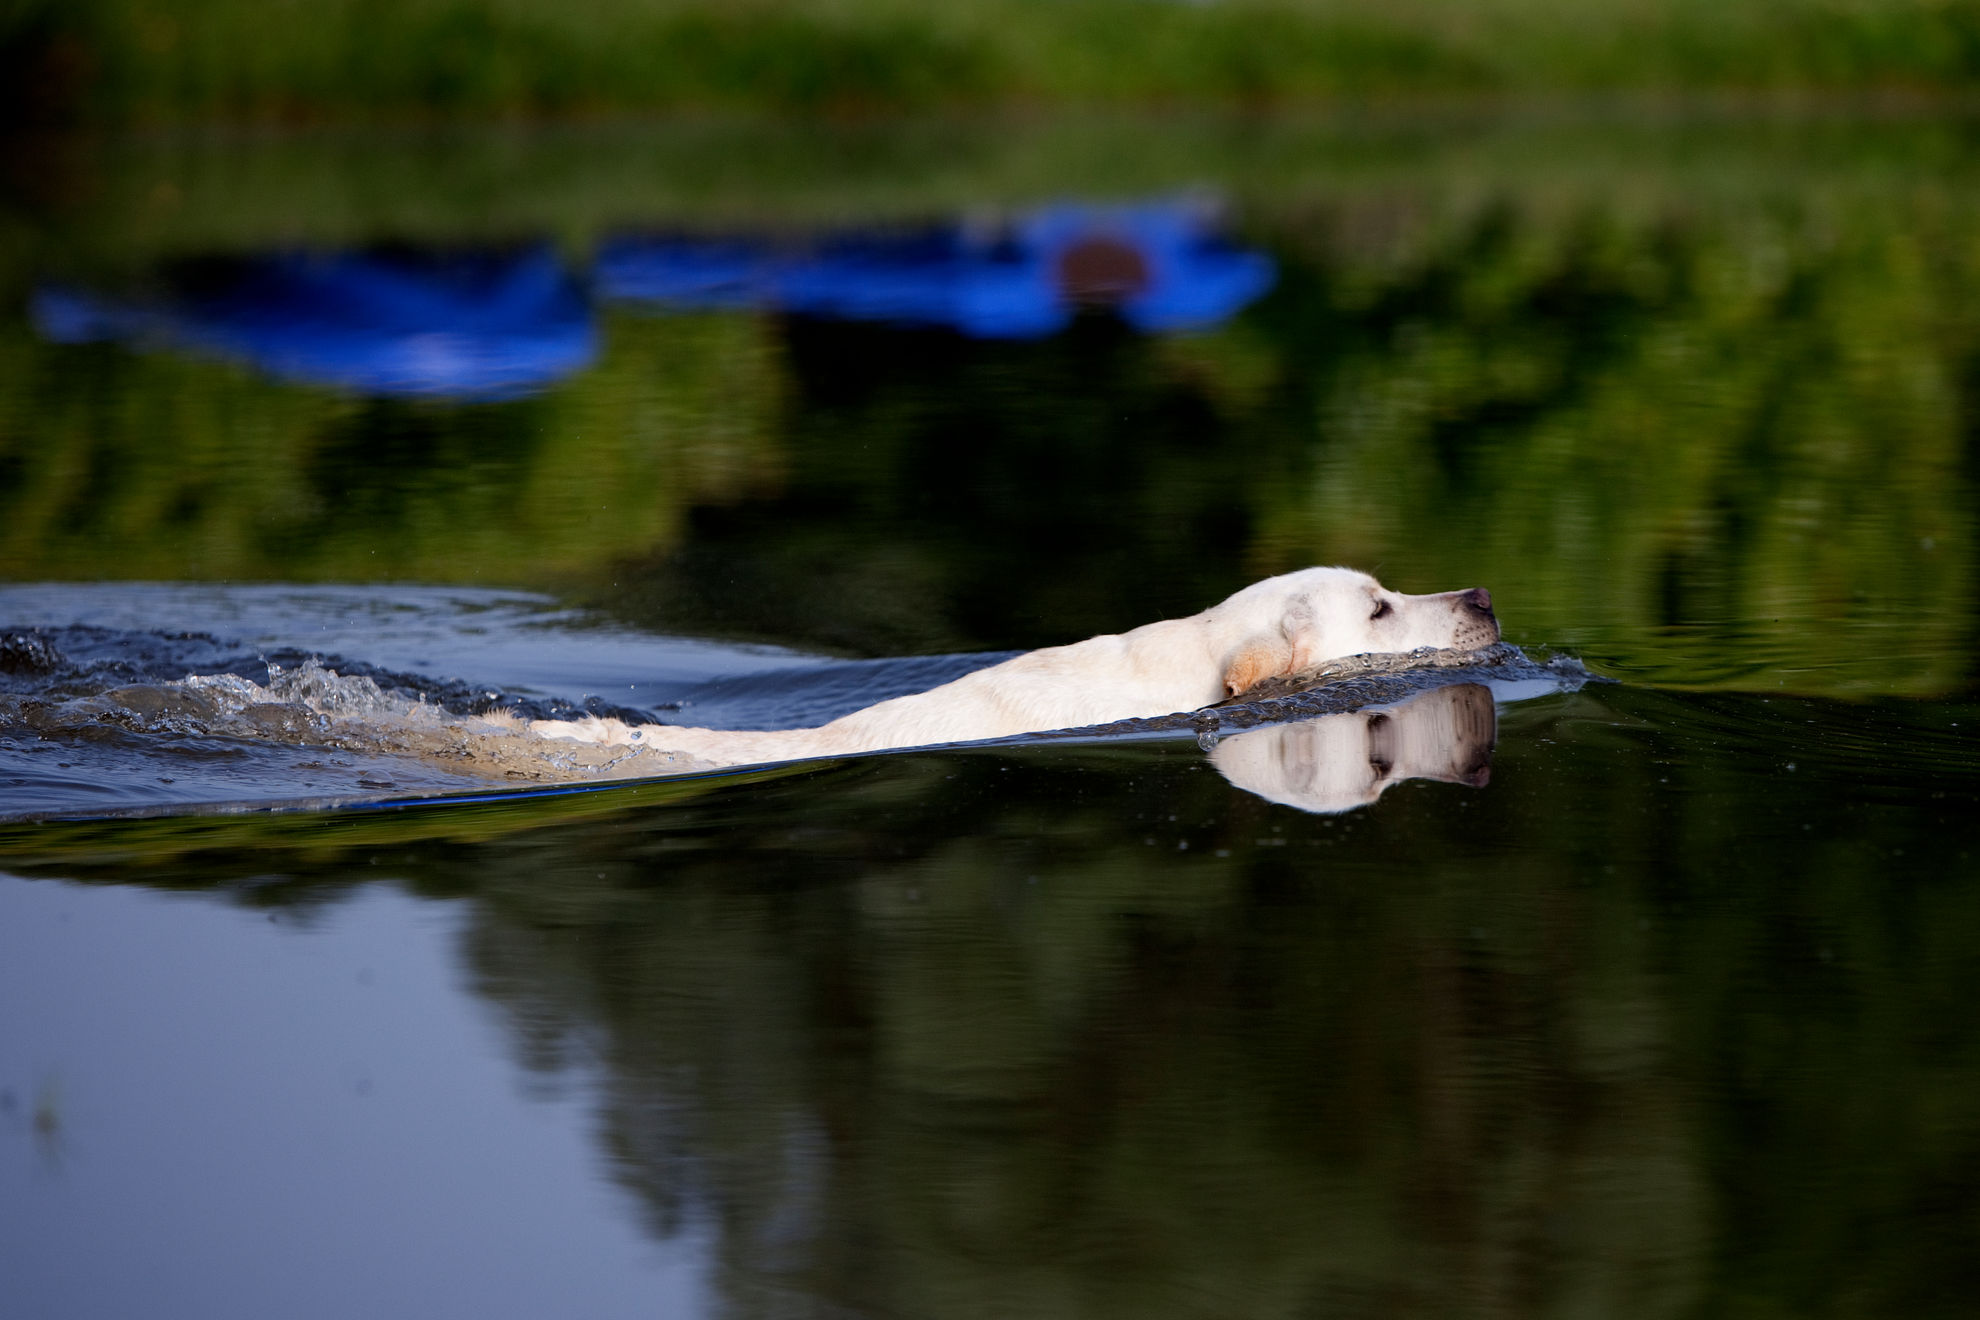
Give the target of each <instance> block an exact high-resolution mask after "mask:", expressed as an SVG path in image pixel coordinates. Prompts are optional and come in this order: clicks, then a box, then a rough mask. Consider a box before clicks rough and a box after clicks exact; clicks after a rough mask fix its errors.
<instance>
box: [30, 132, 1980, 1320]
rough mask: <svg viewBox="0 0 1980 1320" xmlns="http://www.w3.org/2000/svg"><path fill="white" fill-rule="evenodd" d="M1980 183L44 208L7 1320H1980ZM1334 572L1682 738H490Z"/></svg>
mask: <svg viewBox="0 0 1980 1320" xmlns="http://www.w3.org/2000/svg"><path fill="white" fill-rule="evenodd" d="M1968 136H1969V133H1968V129H1967V127H1966V126H1965V125H1963V124H1961V123H1957V122H1942V121H1929V122H1923V121H1909V120H1903V119H1892V118H1886V119H1884V120H1881V121H1875V122H1855V121H1851V122H1842V123H1839V122H1835V121H1814V122H1803V123H1781V122H1752V123H1742V122H1730V123H1726V122H1720V123H1712V124H1705V125H1702V126H1701V125H1698V124H1687V123H1685V122H1676V123H1669V124H1663V125H1645V124H1643V123H1624V122H1615V123H1608V124H1600V123H1598V124H1595V125H1593V126H1592V127H1591V126H1585V125H1584V126H1574V125H1566V126H1564V125H1561V124H1549V123H1541V124H1513V125H1508V126H1503V127H1501V128H1498V129H1495V130H1492V131H1480V130H1476V129H1462V130H1461V129H1459V128H1456V127H1453V126H1449V125H1443V126H1440V125H1436V124H1434V123H1429V122H1427V121H1426V122H1417V123H1413V124H1408V125H1404V126H1402V127H1397V126H1396V125H1393V124H1390V125H1387V126H1384V125H1380V124H1375V125H1361V126H1359V127H1358V128H1357V127H1354V126H1348V127H1346V128H1341V129H1338V130H1321V129H1315V128H1313V127H1311V126H1307V127H1303V128H1302V127H1300V126H1296V125H1295V126H1288V125H1272V124H1260V125H1251V126H1249V127H1245V128H1243V129H1242V130H1240V129H1234V128H1229V127H1228V126H1226V127H1224V128H1218V127H1214V126H1213V127H1208V128H1206V127H1204V126H1201V125H1189V124H1170V125H1166V126H1164V127H1163V129H1162V130H1161V131H1159V132H1157V131H1155V130H1151V129H1149V128H1148V127H1147V126H1136V125H1122V124H1113V125H1101V126H1094V125H1070V126H1066V127H1065V128H1064V131H1063V132H1055V133H1046V132H1042V131H1039V130H1036V129H1023V128H1021V127H1014V128H1011V129H1009V130H1008V131H1004V130H999V131H996V132H990V133H982V134H978V133H972V132H967V131H963V130H961V129H955V130H941V131H937V130H914V131H908V130H900V131H898V132H895V133H892V134H891V135H890V133H889V132H885V131H881V130H872V131H870V132H869V131H866V130H860V131H849V132H848V133H847V134H846V135H844V136H842V137H831V136H830V135H826V136H824V137H820V136H817V135H812V136H805V135H802V134H780V133H777V132H772V131H769V130H756V129H752V130H743V129H736V130H733V131H731V130H726V129H717V128H706V127H704V128H700V129H694V130H679V131H673V130H669V131H661V130H654V131H652V132H651V133H644V134H637V133H631V132H630V131H628V132H626V133H623V134H617V135H616V136H615V132H607V131H604V130H601V131H600V132H599V133H597V134H594V135H591V136H586V137H582V138H578V139H569V138H565V139H558V140H555V141H540V140H537V139H531V138H528V137H521V138H503V137H499V136H494V135H490V136H486V137H482V138H474V139H471V140H461V139H449V140H446V141H439V142H425V141H421V140H417V139H400V140H396V141H394V142H393V143H390V144H385V145H378V144H370V145H367V144H363V143H350V142H342V141H340V140H336V139H329V140H325V139H312V138H298V139H295V140H291V141H275V142H263V143H255V142H225V141H217V140H216V141H191V142H182V143H159V142H152V143H145V142H136V143H127V144H98V145H97V146H96V147H94V148H88V149H84V148H79V147H68V148H59V149H58V148H56V147H49V148H46V150H47V151H48V152H50V153H51V154H49V155H47V156H46V157H34V158H32V159H31V160H30V161H29V162H28V163H29V165H31V166H32V168H28V167H26V166H17V167H15V168H14V169H13V172H12V173H11V174H10V175H9V177H10V178H12V179H14V180H16V182H15V183H13V184H10V185H9V186H10V187H12V188H13V189H14V191H12V192H10V193H8V194H7V197H8V203H7V204H8V206H9V208H11V209H9V210H8V211H7V213H6V215H7V223H8V224H9V225H10V226H11V227H12V232H15V233H17V234H18V235H20V236H21V237H22V239H23V241H22V242H21V243H19V244H17V245H15V248H16V250H17V251H18V253H19V255H18V256H16V257H13V258H10V259H9V260H10V261H11V262H12V263H13V264H11V265H9V266H7V268H6V270H5V275H4V278H5V282H6V283H5V287H6V289H7V290H8V291H9V296H10V297H11V298H12V299H13V302H12V308H13V310H12V311H11V312H8V313H7V314H6V318H5V319H4V320H0V362H4V364H5V365H4V367H0V577H4V579H5V582H4V583H0V872H4V874H0V1280H4V1282H0V1291H4V1294H5V1296H6V1302H5V1305H4V1306H3V1307H0V1309H4V1310H5V1311H6V1312H7V1313H8V1314H15V1313H18V1314H22V1315H29V1316H98V1315H101V1316H112V1315H130V1314H146V1315H161V1316H181V1315H183V1316H201V1317H206V1316H220V1315H242V1316H248V1315H254V1316H265V1315H325V1316H330V1315H337V1316H345V1315H351V1314H403V1313H414V1312H417V1313H419V1314H435V1315H439V1314H474V1315H544V1314H570V1315H601V1316H602V1315H618V1314H654V1313H659V1314H688V1315H702V1314H707V1315H716V1314H724V1315H728V1314H734V1315H766V1316H768V1315H820V1316H823V1315H834V1316H838V1315H859V1316H868V1315H871V1316H930V1317H934V1316H964V1315H984V1316H990V1315H996V1316H1003V1315H1067V1316H1072V1315H1082V1316H1084V1315H1112V1314H1120V1315H1179V1316H1180V1315H1198V1314H1201V1315H1206V1316H1208V1315H1231V1314H1245V1315H1286V1316H1313V1315H1337V1314H1346V1315H1397V1314H1407V1315H1438V1316H1442V1315H1452V1314H1461V1315H1529V1314H1531V1315H1553V1314H1567V1313H1574V1314H1595V1315H1607V1314H1615V1315H1631V1316H1639V1315H1679V1314H1683V1315H1696V1314H1751V1315H1769V1314H1778V1315H1801V1314H1821V1315H1888V1314H1922V1315H1939V1314H1944V1315H1955V1314H1957V1315H1965V1314H1968V1313H1969V1312H1970V1311H1971V1308H1972V1298H1973V1297H1974V1296H1975V1295H1976V1292H1980V1271H1977V1270H1976V1268H1975V1265H1974V1261H1975V1260H1976V1259H1980V1256H1976V1254H1975V1252H1974V1250H1973V1242H1974V1240H1975V1233H1976V1231H1980V1100H1976V1099H1975V1097H1980V1048H1976V1043H1975V1041H1976V1038H1975V1035H1974V1032H1973V1031H1972V1029H1971V1026H1970V1018H1971V1016H1972V1015H1971V1013H1970V1011H1969V1008H1968V1005H1970V1004H1971V1003H1972V1002H1973V1001H1974V999H1975V997H1976V994H1977V993H1980V865H1977V864H1976V858H1975V854H1976V852H1977V851H1980V824H1976V821H1980V813H1976V811H1975V807H1976V805H1980V753H1977V752H1976V750H1975V748H1976V743H1975V740H1974V739H1973V737H1972V734H1971V731H1972V730H1973V729H1974V728H1975V727H1976V723H1980V700H1976V683H1975V667H1974V662H1973V655H1974V653H1975V643H1976V639H1980V593H1977V592H1976V590H1975V587H1976V581H1975V534H1974V533H1975V497H1974V489H1975V488H1974V484H1973V483H1974V475H1975V462H1974V460H1975V456H1976V448H1975V440H1974V435H1975V431H1974V428H1973V425H1972V418H1973V417H1974V416H1976V415H1980V394H1977V393H1976V389H1980V376H1976V375H1975V373H1974V370H1973V364H1974V363H1975V362H1980V317H1976V316H1975V314H1974V313H1973V311H1972V308H1973V307H1975V306H1980V299H1976V297H1975V295H1976V294H1980V263H1976V261H1975V259H1974V253H1975V251H1976V249H1975V248H1974V247H1973V245H1972V243H1971V241H1970V235H1971V233H1973V232H1974V231H1975V229H1974V224H1975V222H1976V221H1980V173H1976V172H1974V171H1973V170H1972V169H1971V167H1970V165H1969V164H1968V161H1969V160H1970V159H1971V156H1970V153H1969V152H1967V151H1966V150H1965V144H1966V142H1967V140H1968ZM1157 141H1159V142H1160V143H1161V144H1162V146H1161V147H1160V149H1159V150H1158V149H1156V148H1155V147H1152V146H1150V143H1151V142H1157ZM415 184H418V185H419V186H414V185H415ZM1313 562H1349V563H1353V564H1356V565H1359V566H1362V567H1366V568H1369V569H1371V570H1373V571H1375V572H1377V573H1378V574H1380V575H1381V576H1382V577H1383V578H1384V580H1385V581H1387V582H1389V584H1390V585H1392V586H1396V587H1399V588H1402V589H1406V590H1414V591H1423V590H1439V589H1446V588H1453V587H1459V586H1467V585H1472V584H1474V583H1478V584H1483V585H1486V586H1488V587H1490V588H1491V589H1492V591H1493V595H1494V599H1495V601H1496V603H1497V606H1498V612H1499V615H1500V618H1501V620H1502V621H1503V623H1504V626H1505V631H1506V636H1507V639H1508V640H1509V641H1511V642H1514V643H1517V644H1519V645H1520V646H1521V647H1524V648H1526V649H1527V650H1528V651H1529V652H1530V653H1531V654H1532V655H1534V656H1536V657H1544V656H1546V655H1547V654H1548V653H1549V651H1550V649H1552V650H1556V651H1558V652H1561V653H1565V654H1567V655H1570V656H1578V657H1580V658H1581V659H1582V660H1584V661H1585V662H1586V663H1587V664H1588V665H1589V666H1590V667H1591V668H1592V669H1593V670H1594V671H1595V672H1596V673H1597V674H1598V675H1603V676H1606V677H1610V678H1614V679H1619V680H1621V681H1620V682H1614V683H1610V682H1592V683H1590V682H1584V681H1582V677H1581V676H1580V675H1579V673H1578V671H1574V670H1571V669H1567V668H1556V669H1552V670H1540V669H1527V668H1517V669H1515V668H1504V669H1500V670H1498V671H1494V672H1490V673H1463V674H1451V675H1447V676H1445V678H1441V679H1438V680H1436V681H1434V682H1427V681H1426V682H1422V683H1418V684H1415V685H1414V686H1410V685H1404V686H1397V685H1396V684H1394V683H1390V685H1389V686H1386V687H1385V686H1383V682H1384V681H1386V680H1369V681H1367V682H1365V683H1364V684H1363V685H1362V686H1359V687H1351V688H1345V689H1341V690H1340V691H1339V692H1338V693H1337V695H1336V697H1335V698H1331V699H1330V701H1331V703H1332V704H1326V703H1322V704H1319V705H1312V706H1309V707H1305V708H1302V709H1301V710H1293V709H1290V708H1274V709H1269V710H1268V709H1264V708H1260V709H1258V710H1254V711H1252V712H1250V713H1242V712H1240V713H1239V714H1238V715H1233V716H1231V717H1229V718H1228V719H1227V720H1226V721H1225V722H1224V723H1222V724H1220V725H1218V726H1216V729H1215V730H1211V728H1210V726H1208V725H1204V724H1202V723H1201V722H1197V723H1190V722H1187V721H1184V722H1176V723H1171V724H1169V725H1166V726H1156V727H1149V728H1144V729H1140V730H1134V731H1128V732H1127V733H1124V734H1116V735H1114V736H1105V737H1092V736H1089V737H1083V738H1077V739H1054V738H1037V739H1029V740H1020V741H1018V742H1015V743H1012V744H1008V745H1000V746H994V747H973V748H972V747H965V748H946V749H934V750H928V751H919V752H912V753H900V754H888V755H880V756H871V757H864V758H852V759H848V760H843V761H839V762H833V763H826V764H814V765H797V766H782V767H771V768H761V769H755V770H748V771H742V772H735V773H725V774H716V775H690V776H685V777H681V776H675V777H649V776H648V775H647V772H648V771H650V770H653V769H657V768H663V767H654V766H647V765H642V764H630V763H629V764H623V765H602V764H590V763H586V764H578V763H575V762H564V763H558V764H550V763H548V762H546V761H544V760H543V759H542V758H541V756H540V755H537V754H535V753H525V752H523V751H519V750H518V747H517V745H516V740H515V739H513V738H507V739H505V737H504V736H503V735H502V734H501V732H500V730H499V729H497V730H495V731H494V732H490V730H489V728H488V727H484V725H483V724H481V723H477V721H484V722H485V720H486V718H487V717H488V715H489V713H490V712H494V713H495V714H497V715H499V714H500V713H502V712H505V711H506V712H516V713H520V714H523V715H544V714H567V713H570V712H573V711H576V710H581V709H591V710H597V711H601V712H605V713H619V714H629V715H641V716H644V715H657V716H659V717H661V718H665V719H669V720H687V721H691V722H697V723H707V724H711V725H716V726H731V727H749V726H765V727H769V726H777V725H798V724H805V723H811V722H816V721H819V720H822V719H826V718H830V717H831V716H833V715H836V714H839V713H842V712H843V711H845V710H849V709H853V708H856V707H858V706H860V705H863V704H865V703H867V702H870V701H873V700H878V699H881V698H883V697H885V696H890V695H894V694H896V693H900V692H906V691H913V690H918V689H920V688H923V687H926V686H929V685H932V684H934V683H939V682H941V681H944V680H946V679H947V678H950V677H953V676H955V675H957V674H960V673H962V672H966V671H967V670H968V669H969V668H972V667H974V666H976V665H978V664H982V663H985V662H986V661H988V660H991V659H995V658H997V657H998V656H1000V655H1003V654H1007V653H1009V652H1010V651H1011V650H1014V649H1018V648H1023V647H1029V646H1036V645H1043V644H1049V643H1051V642H1056V641H1062V640H1067V639H1070V638H1075V637H1080V636H1085V635H1089V634H1092V633H1095V632H1101V631H1108V630H1114V629H1119V628H1124V627H1130V626H1133V625H1135V624H1138V623H1142V622H1146V621H1148V620H1150V619H1154V618H1158V617H1164V616H1166V615H1172V614H1176V613H1182V612H1188V611H1193V610H1196V609H1199V608H1202V607H1203V606H1204V605H1206V604H1209V603H1211V602H1213V601H1214V600H1216V599H1219V598H1221V597H1222V596H1223V595H1225V594H1227V593H1228V592H1230V591H1232V590H1234V589H1236V588H1237V587H1239V586H1242V585H1243V584H1244V583H1246V582H1248V581H1250V580H1253V579H1254V578H1256V577H1258V576H1262V575H1264V574H1266V573H1269V572H1275V571H1279V570H1282V569H1286V568H1291V567H1296V566H1299V565H1302V564H1306V563H1313ZM1323 711H1324V712H1326V713H1324V714H1323V713H1322V712H1323ZM1297 714H1304V715H1305V716H1307V717H1308V718H1305V719H1303V720H1293V721H1292V722H1284V723H1275V722H1273V720H1274V719H1275V718H1277V719H1284V718H1285V717H1288V716H1291V715H1297ZM1253 725H1256V726H1257V727H1250V726H1253ZM1206 730H1210V731H1209V732H1207V733H1206ZM1218 730H1220V732H1219V731H1218ZM627 776H631V777H630V778H627ZM615 777H616V778H615ZM271 808H281V809H279V810H278V809H271Z"/></svg>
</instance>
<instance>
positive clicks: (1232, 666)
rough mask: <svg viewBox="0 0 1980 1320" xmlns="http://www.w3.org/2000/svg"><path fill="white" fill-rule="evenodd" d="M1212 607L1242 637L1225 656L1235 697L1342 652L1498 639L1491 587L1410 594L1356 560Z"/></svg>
mask: <svg viewBox="0 0 1980 1320" xmlns="http://www.w3.org/2000/svg"><path fill="white" fill-rule="evenodd" d="M1211 613H1212V615H1213V616H1215V618H1216V622H1217V625H1218V627H1219V630H1220V632H1222V633H1223V634H1224V635H1225V636H1227V637H1235V638H1236V639H1237V641H1236V644H1235V645H1234V646H1233V647H1232V648H1231V650H1230V652H1229V653H1228V654H1227V655H1226V656H1225V657H1224V662H1223V669H1224V691H1225V692H1226V693H1228V694H1229V695H1231V696H1234V697H1235V696H1237V695H1239V694H1240V693H1243V692H1246V691H1248V690H1250V689H1251V688H1252V687H1254V686H1256V685H1257V684H1259V683H1261V682H1263V681H1264V680H1265V679H1268V678H1278V677H1281V676H1283V675H1287V674H1296V673H1298V672H1299V671H1300V670H1302V669H1310V668H1312V667H1313V666H1314V665H1317V664H1320V663H1321V662H1323V661H1327V660H1336V659H1339V658H1340V657H1342V656H1349V655H1367V654H1370V653H1375V652H1392V651H1414V650H1416V649H1417V648H1418V647H1423V646H1435V647H1447V648H1457V649H1471V648H1475V647H1480V646H1490V645H1491V644H1492V643H1493V642H1496V641H1498V640H1499V621H1498V619H1497V618H1496V617H1495V616H1494V615H1493V613H1492V594H1491V593H1490V592H1489V591H1487V590H1485V588H1483V587H1471V588H1468V589H1466V590H1464V591H1444V592H1439V593H1437V594H1435V595H1429V596H1406V595H1404V594H1403V593H1402V592H1400V591H1390V590H1389V589H1388V588H1387V587H1384V586H1383V585H1382V584H1381V583H1379V582H1377V581H1376V580H1375V579H1374V578H1372V577H1370V576H1368V574H1366V573H1358V572H1356V571H1355V570H1353V569H1351V568H1305V569H1301V570H1300V571H1299V572H1297V573H1286V574H1282V575H1281V576H1279V577H1275V578H1267V579H1265V580H1264V581H1263V582H1257V583H1253V584H1252V585H1251V586H1249V587H1246V588H1245V589H1244V590H1243V591H1240V592H1238V593H1237V595H1235V596H1232V597H1231V598H1230V599H1229V600H1227V601H1225V602H1224V603H1223V604H1222V605H1219V606H1217V607H1216V608H1215V609H1214V610H1212V611H1211Z"/></svg>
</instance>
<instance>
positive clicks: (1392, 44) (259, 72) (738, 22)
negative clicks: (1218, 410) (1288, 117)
mask: <svg viewBox="0 0 1980 1320" xmlns="http://www.w3.org/2000/svg"><path fill="white" fill-rule="evenodd" d="M1976 73H1980V3H1977V2H1976V0H1748V2H1747V3H1743V4H1722V3H1711V0H1625V2H1624V3H1612V4H1595V3H1575V2H1574V0H1469V3H1463V4H1459V3H1452V2H1451V0H1399V2H1398V0H1387V2H1383V0H1221V2H1220V3H1186V2H1182V0H970V2H969V3H961V4H951V5H942V6H929V5H919V4H912V3H909V0H744V2H743V3H736V2H735V0H728V2H727V3H717V2H716V0H588V2H587V3H583V4H571V3H565V4H556V3H549V2H548V0H307V2H306V0H201V2H199V3H189V2H186V0H180V2H178V3H173V2H171V0H5V4H4V6H3V7H0V86H5V87H6V88H7V89H8V94H9V99H10V100H12V101H13V102H14V103H15V104H14V109H15V112H16V114H19V115H26V116H28V117H32V118H38V119H41V120H45V121H53V122H61V121H70V122H74V121H82V122H93V123H131V122H152V121H158V120H168V119H231V120H243V119H262V120H265V119H281V120H296V119H326V118H370V119H377V118H401V119H403V118H406V117H408V116H435V115H438V116H488V115H505V116H542V115H572V114H597V113H601V112H613V111H636V110H678V109H683V108H692V109H707V108H722V109H741V110H763V109H768V110H790V109H813V108H818V107H826V108H834V109H839V110H873V109H898V108H911V107H918V108H926V107H932V106H948V107H957V106H967V107H976V108H981V107H983V106H986V105H1040V104H1046V105H1065V104H1073V103H1078V104H1095V103H1115V104H1119V103H1133V104H1150V103H1166V104H1174V103H1177V102H1188V101H1194V102H1225V103H1243V104H1248V105H1269V104H1283V103H1287V102H1294V101H1299V100H1312V99H1315V98H1340V97H1344V96H1345V97H1356V96H1362V97H1365V96H1387V95H1397V94H1413V93H1422V92H1426V91H1430V92H1440V93H1443V92H1460V93H1477V92H1486V93H1494V94H1508V93H1510V94H1520V95H1530V94H1533V93H1536V92H1538V93H1545V92H1563V91H1565V92H1584V91H1589V90H1610V89H1624V90H1632V91H1656V92H1670V91H1695V90H1699V89H1711V90H1715V91H1732V92H1739V93H1750V92H1762V93H1767V92H1780V91H1784V90H1785V91H1794V92H1831V91H1836V90H1849V91H1861V90H1878V91H1888V90H1900V91H1906V92H1917V91H1928V92H1946V91H1963V90H1965V89H1967V88H1969V87H1971V86H1972V84H1973V81H1974V78H1975V75H1976Z"/></svg>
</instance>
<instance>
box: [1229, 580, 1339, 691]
mask: <svg viewBox="0 0 1980 1320" xmlns="http://www.w3.org/2000/svg"><path fill="white" fill-rule="evenodd" d="M1324 658H1325V657H1324V654H1323V653H1322V651H1321V649H1320V629H1319V625H1318V623H1317V622H1316V621H1315V618H1314V611H1313V605H1312V602H1310V601H1307V600H1298V601H1295V602H1294V603H1293V604H1292V606H1291V607H1290V608H1288V609H1287V610H1286V613H1285V617H1284V618H1282V619H1281V620H1279V626H1278V629H1277V631H1276V632H1272V633H1264V634H1261V635H1260V636H1257V637H1253V638H1251V639H1250V640H1248V641H1246V642H1245V643H1244V645H1242V646H1240V647H1238V649H1237V650H1236V651H1234V652H1232V653H1231V657H1230V659H1228V660H1226V661H1225V662H1224V691H1225V693H1226V694H1227V695H1229V696H1233V697H1235V696H1239V695H1241V694H1243V693H1245V692H1249V691H1250V690H1251V689H1252V688H1254V687H1256V686H1258V684H1260V683H1262V682H1264V681H1265V680H1266V679H1268V678H1283V677H1285V676H1286V675H1288V674H1297V673H1298V672H1299V671H1300V670H1302V669H1306V668H1309V667H1311V666H1312V665H1315V664H1317V663H1319V662H1320V661H1321V660H1322V659H1324Z"/></svg>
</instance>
